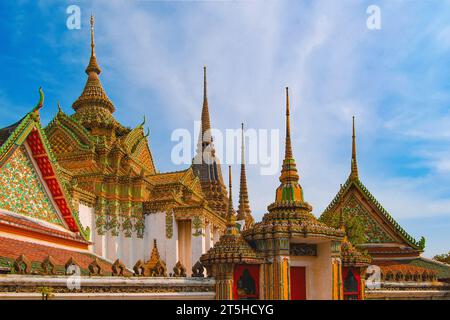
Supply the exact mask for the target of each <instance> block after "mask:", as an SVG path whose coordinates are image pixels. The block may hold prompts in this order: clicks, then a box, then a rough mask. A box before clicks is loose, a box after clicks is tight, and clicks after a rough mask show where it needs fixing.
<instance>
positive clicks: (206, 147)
mask: <svg viewBox="0 0 450 320" xmlns="http://www.w3.org/2000/svg"><path fill="white" fill-rule="evenodd" d="M192 162H193V163H192V169H193V170H194V174H195V175H196V176H198V177H199V178H200V182H201V185H202V191H203V193H204V195H205V198H206V200H207V202H208V205H209V207H210V208H211V209H213V210H214V211H215V212H217V213H218V214H219V215H221V216H222V217H225V216H226V214H227V209H228V196H227V190H226V187H225V185H224V183H223V179H222V171H221V169H220V162H219V159H218V158H217V156H216V151H215V149H214V143H213V137H212V134H211V120H210V116H209V106H208V92H207V81H206V67H203V107H202V119H201V131H200V134H199V139H198V145H197V151H196V155H195V157H194V159H193V160H192Z"/></svg>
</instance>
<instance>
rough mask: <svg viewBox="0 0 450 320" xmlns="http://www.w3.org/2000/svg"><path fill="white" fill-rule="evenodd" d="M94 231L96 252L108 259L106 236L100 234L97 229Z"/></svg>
mask: <svg viewBox="0 0 450 320" xmlns="http://www.w3.org/2000/svg"><path fill="white" fill-rule="evenodd" d="M92 233H93V235H94V237H93V239H92V240H93V242H94V253H95V254H96V255H98V256H100V257H102V258H105V259H106V236H105V235H99V234H98V233H97V230H92Z"/></svg>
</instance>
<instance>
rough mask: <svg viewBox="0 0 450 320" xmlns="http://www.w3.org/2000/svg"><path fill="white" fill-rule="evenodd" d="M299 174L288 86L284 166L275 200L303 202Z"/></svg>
mask: <svg viewBox="0 0 450 320" xmlns="http://www.w3.org/2000/svg"><path fill="white" fill-rule="evenodd" d="M298 180H299V176H298V172H297V167H296V164H295V159H294V156H293V153H292V145H291V125H290V105H289V88H287V87H286V140H285V153H284V160H283V167H282V169H281V176H280V182H281V185H280V186H279V187H278V188H277V191H276V197H275V202H282V201H299V202H303V190H302V187H301V186H300V184H299V183H298Z"/></svg>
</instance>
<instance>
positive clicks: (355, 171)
mask: <svg viewBox="0 0 450 320" xmlns="http://www.w3.org/2000/svg"><path fill="white" fill-rule="evenodd" d="M358 178H359V175H358V162H357V161H356V134H355V116H353V134H352V160H351V170H350V179H358Z"/></svg>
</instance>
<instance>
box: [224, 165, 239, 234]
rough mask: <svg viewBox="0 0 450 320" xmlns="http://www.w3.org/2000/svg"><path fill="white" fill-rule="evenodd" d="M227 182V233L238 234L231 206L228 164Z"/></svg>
mask: <svg viewBox="0 0 450 320" xmlns="http://www.w3.org/2000/svg"><path fill="white" fill-rule="evenodd" d="M228 184H229V187H228V188H229V192H230V194H229V196H228V214H227V231H226V233H227V234H238V233H239V230H238V228H237V226H236V213H235V212H234V208H233V187H232V182H231V166H228Z"/></svg>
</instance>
